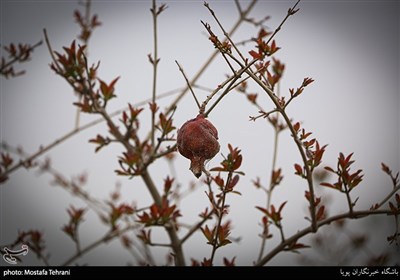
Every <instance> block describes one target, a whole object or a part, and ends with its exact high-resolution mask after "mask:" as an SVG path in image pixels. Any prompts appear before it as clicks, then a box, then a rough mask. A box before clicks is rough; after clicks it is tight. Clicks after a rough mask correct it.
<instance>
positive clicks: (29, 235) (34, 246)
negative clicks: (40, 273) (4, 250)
mask: <svg viewBox="0 0 400 280" xmlns="http://www.w3.org/2000/svg"><path fill="white" fill-rule="evenodd" d="M17 244H25V245H27V246H28V247H29V250H31V251H33V252H35V253H36V255H37V257H38V258H43V252H44V250H45V249H46V245H45V241H44V239H43V233H42V232H40V231H38V230H29V231H22V232H19V233H18V237H17V240H16V241H15V242H14V243H13V244H12V245H11V247H14V246H16V245H17Z"/></svg>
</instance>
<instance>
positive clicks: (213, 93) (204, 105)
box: [201, 60, 257, 116]
mask: <svg viewBox="0 0 400 280" xmlns="http://www.w3.org/2000/svg"><path fill="white" fill-rule="evenodd" d="M256 61H257V60H253V61H251V62H250V63H249V64H247V65H246V66H242V69H240V71H239V72H237V73H236V74H235V75H233V76H232V77H230V78H228V79H227V80H226V81H225V82H224V83H222V84H221V85H220V86H219V87H218V88H217V89H216V90H215V91H213V92H212V93H211V94H210V95H209V96H208V97H207V98H206V100H204V102H203V104H202V105H201V106H202V108H205V107H206V106H207V103H208V102H209V101H210V100H211V98H213V96H214V95H215V94H216V93H217V92H218V91H219V90H220V89H221V88H223V87H224V86H225V85H226V84H227V83H229V85H228V87H227V88H226V89H225V91H224V92H223V93H222V94H221V96H220V97H218V99H217V100H216V101H215V102H214V104H213V105H211V107H210V108H209V109H208V110H207V112H206V113H205V114H204V115H205V116H208V115H209V114H210V112H211V111H212V110H213V109H214V108H215V106H217V104H218V103H219V102H220V101H221V100H222V99H223V98H224V97H225V95H227V94H228V93H229V92H230V91H231V90H232V89H233V88H234V87H233V85H234V84H235V82H236V81H237V80H238V79H239V78H240V76H241V75H242V74H243V73H244V72H246V71H247V70H248V69H249V68H250V67H251V66H252V65H253V64H254V63H255V62H256ZM237 85H238V84H235V86H237Z"/></svg>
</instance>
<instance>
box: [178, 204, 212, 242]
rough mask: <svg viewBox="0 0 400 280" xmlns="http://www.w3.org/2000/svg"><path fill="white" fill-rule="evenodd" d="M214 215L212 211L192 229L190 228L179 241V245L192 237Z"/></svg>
mask: <svg viewBox="0 0 400 280" xmlns="http://www.w3.org/2000/svg"><path fill="white" fill-rule="evenodd" d="M213 214H214V211H210V213H208V214H207V216H205V217H203V219H202V220H201V221H200V222H198V223H197V224H195V225H194V226H193V227H192V228H190V230H189V232H188V233H186V235H185V236H184V237H182V239H181V244H183V243H184V242H185V241H186V240H188V239H189V237H190V236H192V235H193V234H194V233H195V232H196V231H197V230H198V229H199V228H201V226H202V225H203V224H204V223H205V222H206V221H207V220H208V219H209V218H210V217H211V216H212V215H213Z"/></svg>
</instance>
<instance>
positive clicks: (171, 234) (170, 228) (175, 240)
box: [141, 169, 185, 266]
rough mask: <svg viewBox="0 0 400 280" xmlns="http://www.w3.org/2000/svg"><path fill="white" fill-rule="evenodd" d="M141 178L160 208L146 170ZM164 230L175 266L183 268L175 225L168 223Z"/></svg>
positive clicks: (153, 185)
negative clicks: (173, 256)
mask: <svg viewBox="0 0 400 280" xmlns="http://www.w3.org/2000/svg"><path fill="white" fill-rule="evenodd" d="M141 177H142V179H143V181H144V182H145V184H146V186H147V188H148V190H149V192H150V194H151V196H152V198H153V200H154V202H155V203H156V204H157V205H158V206H161V204H162V200H161V196H160V193H159V192H158V190H157V187H156V185H155V184H154V182H153V179H152V178H151V177H150V174H149V173H148V172H147V170H146V169H145V170H143V171H142V174H141ZM164 228H165V230H166V231H167V233H168V235H169V238H170V240H171V247H172V250H173V251H174V254H175V264H176V265H177V266H185V257H184V255H183V248H182V242H181V241H180V240H179V238H178V235H177V233H176V229H175V225H174V224H172V222H170V223H169V224H166V225H165V226H164Z"/></svg>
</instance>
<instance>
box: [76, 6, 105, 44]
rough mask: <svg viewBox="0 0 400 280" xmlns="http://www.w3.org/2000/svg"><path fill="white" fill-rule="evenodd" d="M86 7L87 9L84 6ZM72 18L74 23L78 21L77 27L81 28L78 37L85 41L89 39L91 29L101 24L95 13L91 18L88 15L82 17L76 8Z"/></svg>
mask: <svg viewBox="0 0 400 280" xmlns="http://www.w3.org/2000/svg"><path fill="white" fill-rule="evenodd" d="M86 9H88V7H86ZM74 18H75V21H76V23H78V25H79V27H80V28H81V34H80V35H79V39H81V40H82V41H84V42H85V43H86V42H87V41H88V40H89V38H90V36H91V35H92V32H93V30H94V29H95V28H96V27H98V26H100V25H101V22H100V21H99V19H98V16H97V15H93V16H92V17H91V18H90V16H89V17H84V16H83V15H82V14H81V12H80V11H78V10H75V12H74Z"/></svg>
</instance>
